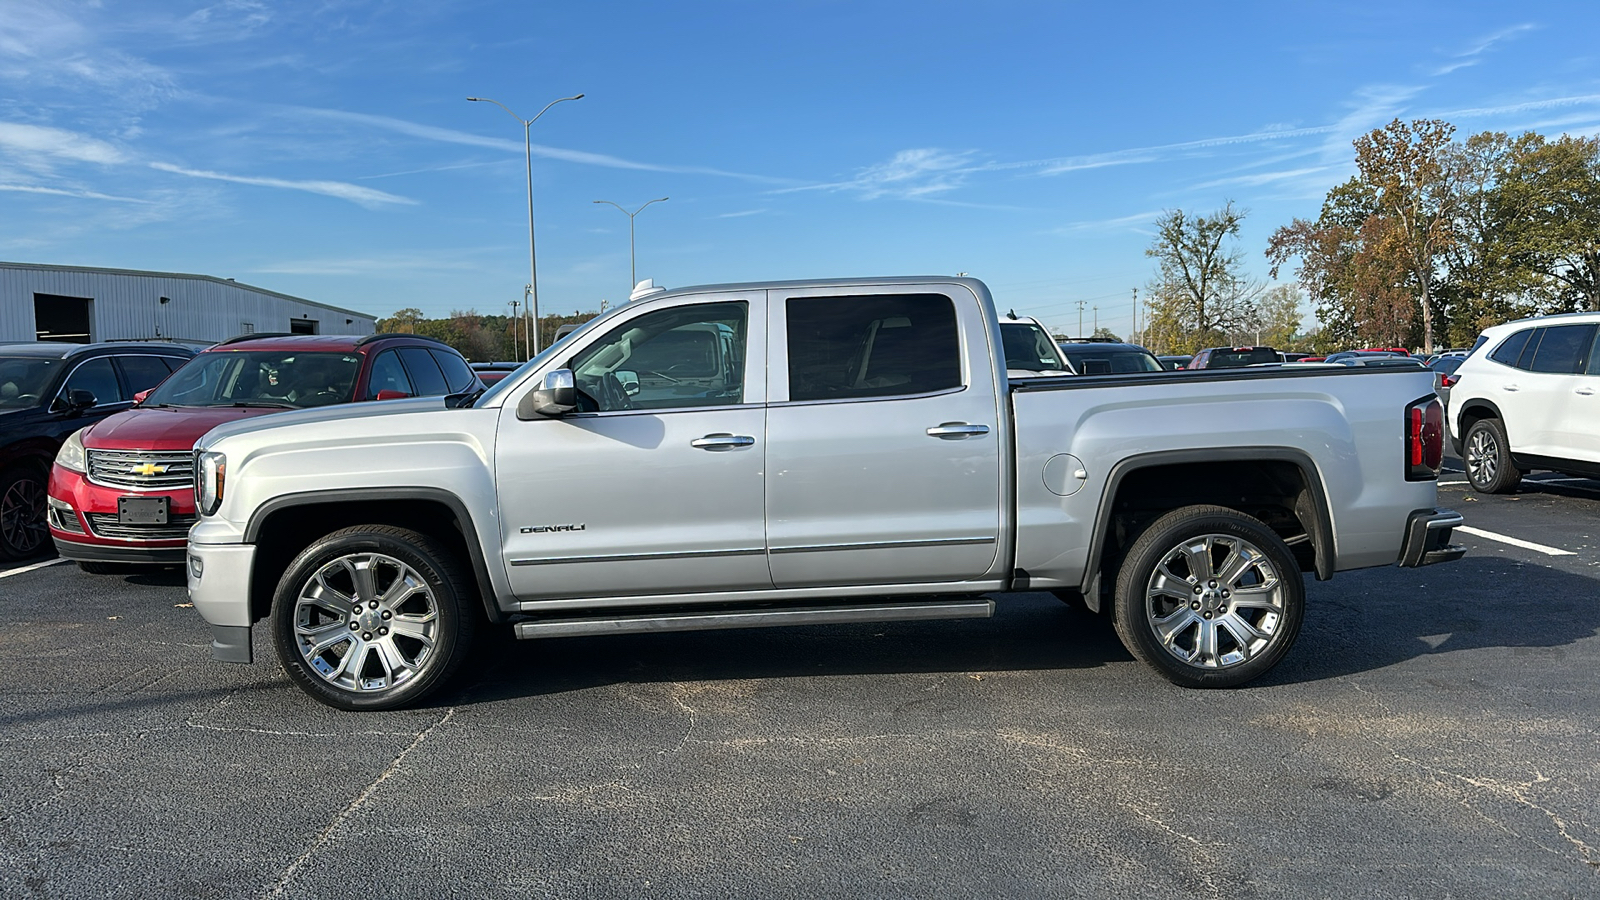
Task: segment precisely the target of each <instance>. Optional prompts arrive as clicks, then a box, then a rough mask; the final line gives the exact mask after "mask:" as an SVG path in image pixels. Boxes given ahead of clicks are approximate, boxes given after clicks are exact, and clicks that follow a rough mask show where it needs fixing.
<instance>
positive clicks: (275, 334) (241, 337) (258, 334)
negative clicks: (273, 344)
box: [216, 331, 295, 347]
mask: <svg viewBox="0 0 1600 900" xmlns="http://www.w3.org/2000/svg"><path fill="white" fill-rule="evenodd" d="M280 337H295V335H293V334H290V333H289V332H287V331H252V332H250V333H249V334H236V335H234V336H233V337H231V338H228V339H226V340H221V341H217V344H216V346H218V347H221V346H222V345H223V344H237V343H240V342H242V341H254V340H260V339H262V338H280Z"/></svg>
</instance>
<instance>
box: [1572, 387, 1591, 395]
mask: <svg viewBox="0 0 1600 900" xmlns="http://www.w3.org/2000/svg"><path fill="white" fill-rule="evenodd" d="M1574 393H1578V394H1582V395H1584V396H1585V397H1587V396H1589V395H1590V394H1592V393H1594V388H1592V387H1581V388H1578V389H1577V390H1576V391H1574Z"/></svg>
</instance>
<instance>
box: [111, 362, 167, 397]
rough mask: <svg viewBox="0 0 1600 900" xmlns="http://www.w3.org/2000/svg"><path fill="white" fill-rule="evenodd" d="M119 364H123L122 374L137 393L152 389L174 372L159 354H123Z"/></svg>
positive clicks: (129, 386) (129, 388)
mask: <svg viewBox="0 0 1600 900" xmlns="http://www.w3.org/2000/svg"><path fill="white" fill-rule="evenodd" d="M117 364H118V365H120V366H122V376H123V377H124V378H126V379H127V380H128V390H130V391H133V392H134V393H135V394H137V393H139V392H140V391H148V390H150V389H151V388H153V387H155V386H156V385H158V384H160V383H161V382H163V381H166V380H167V376H168V375H171V374H172V371H171V370H170V369H168V368H167V367H166V366H165V365H163V364H162V362H161V357H159V356H123V357H120V358H118V360H117Z"/></svg>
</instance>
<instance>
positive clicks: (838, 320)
mask: <svg viewBox="0 0 1600 900" xmlns="http://www.w3.org/2000/svg"><path fill="white" fill-rule="evenodd" d="M784 312H785V315H786V317H787V323H788V333H789V348H788V349H789V399H790V400H796V401H805V400H840V399H850V398H856V397H892V396H907V395H912V394H927V393H932V392H935V391H943V390H949V389H951V388H957V387H960V386H961V384H962V380H961V341H960V338H959V336H958V335H957V333H956V310H955V304H954V303H953V302H952V301H951V300H950V298H949V297H946V296H945V295H943V294H897V295H887V296H867V297H797V298H793V299H790V300H789V301H787V303H786V308H785V310H784Z"/></svg>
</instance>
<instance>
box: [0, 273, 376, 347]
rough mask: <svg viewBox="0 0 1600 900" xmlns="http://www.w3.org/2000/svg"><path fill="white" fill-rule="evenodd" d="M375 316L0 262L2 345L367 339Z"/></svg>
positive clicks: (160, 279)
mask: <svg viewBox="0 0 1600 900" xmlns="http://www.w3.org/2000/svg"><path fill="white" fill-rule="evenodd" d="M376 327H377V325H376V322H375V320H374V319H373V317H372V316H369V315H367V314H366V313H359V312H355V311H353V310H348V309H340V308H338V307H336V306H328V305H327V304H324V303H315V302H313V301H311V300H303V299H301V298H299V297H291V296H289V295H288V294H280V293H278V292H277V291H269V290H266V289H264V288H258V287H251V286H250V285H247V284H239V283H238V282H235V281H234V280H233V279H231V278H213V277H211V276H210V275H183V274H179V273H175V272H140V271H135V270H131V269H95V268H88V267H84V266H44V265H30V264H26V263H8V262H0V342H5V341H66V342H72V343H89V342H91V341H128V340H133V341H145V340H169V341H176V342H179V343H183V344H193V345H209V344H214V343H216V342H217V341H220V340H223V339H225V338H230V337H233V336H234V335H238V334H247V333H251V332H288V333H291V334H372V333H373V331H374V330H376Z"/></svg>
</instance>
